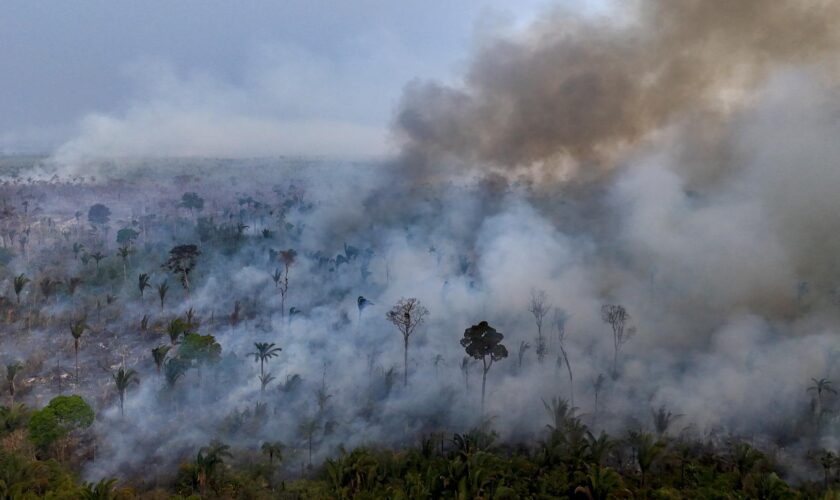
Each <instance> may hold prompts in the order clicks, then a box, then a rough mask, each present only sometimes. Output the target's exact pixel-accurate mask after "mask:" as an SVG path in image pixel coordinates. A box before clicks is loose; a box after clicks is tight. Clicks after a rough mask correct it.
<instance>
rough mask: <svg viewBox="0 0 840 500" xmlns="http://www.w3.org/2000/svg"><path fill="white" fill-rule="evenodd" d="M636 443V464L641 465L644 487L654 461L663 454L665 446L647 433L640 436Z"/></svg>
mask: <svg viewBox="0 0 840 500" xmlns="http://www.w3.org/2000/svg"><path fill="white" fill-rule="evenodd" d="M635 441H636V443H635V446H634V448H635V451H636V462H637V463H638V464H639V471H640V472H641V473H642V486H644V485H645V479H646V478H647V473H648V472H650V468H651V467H652V466H653V463H654V461H656V459H657V458H659V456H660V455H661V454H662V452H663V450H664V449H665V444H664V443H662V442H661V441H659V440H657V439H655V438H654V437H653V436H652V435H650V434H647V433H643V434H640V435H639V436H638V437H637V438H636V440H635Z"/></svg>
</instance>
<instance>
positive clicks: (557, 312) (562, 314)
mask: <svg viewBox="0 0 840 500" xmlns="http://www.w3.org/2000/svg"><path fill="white" fill-rule="evenodd" d="M568 321H569V315H568V314H566V311H564V310H562V309H560V308H559V307H555V308H554V318H553V320H552V322H553V323H554V328H555V329H556V330H557V343H558V344H559V346H560V356H562V360H563V363H565V364H566V371H568V372H569V403H570V404H571V405H572V406H574V405H575V381H574V377H573V376H572V365H571V363H569V355H568V353H567V351H566V323H567V322H568ZM560 359H561V358H558V360H557V361H558V362H557V364H558V365H559V364H561V363H560Z"/></svg>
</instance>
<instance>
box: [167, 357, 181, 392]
mask: <svg viewBox="0 0 840 500" xmlns="http://www.w3.org/2000/svg"><path fill="white" fill-rule="evenodd" d="M163 367H164V371H163V373H164V375H165V376H166V385H167V386H168V387H169V389H174V388H175V383H176V382H178V379H179V378H181V376H182V375H183V374H184V372H185V371H186V367H185V366H184V364H183V363H182V362H181V361H180V360H178V359H173V358H169V359H167V360H166V362H165V363H164V365H163Z"/></svg>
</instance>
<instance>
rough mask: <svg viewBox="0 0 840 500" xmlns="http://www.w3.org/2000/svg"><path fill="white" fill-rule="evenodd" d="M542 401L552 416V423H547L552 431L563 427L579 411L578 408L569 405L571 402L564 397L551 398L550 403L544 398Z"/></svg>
mask: <svg viewBox="0 0 840 500" xmlns="http://www.w3.org/2000/svg"><path fill="white" fill-rule="evenodd" d="M542 403H543V406H544V407H545V411H546V412H548V415H549V416H550V417H551V423H550V424H548V425H546V427H547V428H548V430H550V431H558V430H561V429H563V427H564V426H565V424H566V422H567V421H568V419H570V418H574V417H575V412H576V411H577V408H574V407H571V406H569V402H568V401H566V400H565V399H563V398H551V403H550V404H549V403H547V402H546V400H545V399H543V400H542Z"/></svg>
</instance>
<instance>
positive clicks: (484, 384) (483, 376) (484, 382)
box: [481, 359, 493, 416]
mask: <svg viewBox="0 0 840 500" xmlns="http://www.w3.org/2000/svg"><path fill="white" fill-rule="evenodd" d="M482 361H483V362H484V372H483V373H482V374H481V415H482V416H483V415H484V389H485V388H486V387H487V372H488V371H489V370H490V365H492V364H493V362H492V361H491V362H490V365H488V364H487V361H486V359H482Z"/></svg>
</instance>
